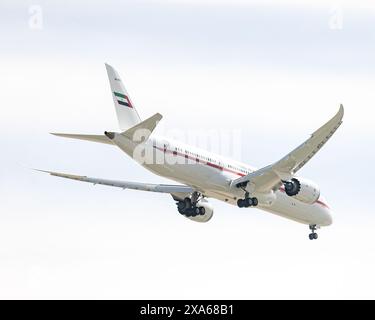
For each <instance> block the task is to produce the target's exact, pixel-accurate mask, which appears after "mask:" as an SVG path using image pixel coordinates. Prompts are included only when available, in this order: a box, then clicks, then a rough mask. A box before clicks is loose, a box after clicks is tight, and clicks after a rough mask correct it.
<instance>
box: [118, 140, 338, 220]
mask: <svg viewBox="0 0 375 320" xmlns="http://www.w3.org/2000/svg"><path fill="white" fill-rule="evenodd" d="M114 143H115V144H116V145H117V146H118V147H120V148H121V149H122V150H123V151H124V152H125V153H127V154H128V155H129V156H130V157H132V158H133V159H135V160H136V161H138V162H139V163H141V165H143V166H144V167H145V168H147V169H148V170H150V171H151V172H153V173H155V174H157V175H160V176H163V177H166V178H169V179H172V180H174V181H177V182H180V183H183V184H186V185H189V186H192V187H194V188H196V189H197V190H199V191H200V192H201V193H202V194H203V195H204V196H207V197H211V198H215V199H218V200H221V201H224V202H227V203H230V204H232V205H237V199H240V198H244V196H245V191H244V190H242V189H241V188H237V187H235V186H233V185H232V184H231V182H232V181H233V180H235V179H237V178H239V177H242V176H245V175H247V174H249V173H251V172H253V171H255V170H256V169H255V168H253V167H251V166H248V165H246V164H243V163H240V162H237V161H234V160H231V159H226V158H224V157H221V156H219V155H216V154H213V153H210V152H208V151H205V150H202V149H199V148H195V147H192V146H189V145H186V144H183V143H180V142H176V141H173V140H170V139H166V138H161V137H153V138H150V139H148V140H147V142H146V143H143V144H141V145H136V144H134V143H133V142H132V141H131V140H129V139H127V138H125V137H123V136H120V135H118V136H117V137H116V138H115V139H114ZM255 196H257V197H258V198H259V200H260V201H259V208H260V209H262V210H266V211H268V212H271V213H274V214H276V215H279V216H282V217H285V218H288V219H292V220H294V221H297V222H300V223H304V224H309V225H317V226H327V225H330V224H331V223H332V217H331V213H330V209H329V207H328V206H327V204H326V203H325V201H324V200H323V199H322V198H319V200H317V201H316V202H315V203H313V204H307V203H304V202H301V201H299V200H297V199H295V198H294V197H290V196H288V195H287V194H286V193H285V190H284V189H283V187H280V189H278V190H276V191H271V193H270V194H267V195H261V194H258V195H255Z"/></svg>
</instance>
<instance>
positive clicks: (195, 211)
mask: <svg viewBox="0 0 375 320" xmlns="http://www.w3.org/2000/svg"><path fill="white" fill-rule="evenodd" d="M199 214H201V210H200V208H199V207H195V208H194V217H195V216H197V215H199Z"/></svg>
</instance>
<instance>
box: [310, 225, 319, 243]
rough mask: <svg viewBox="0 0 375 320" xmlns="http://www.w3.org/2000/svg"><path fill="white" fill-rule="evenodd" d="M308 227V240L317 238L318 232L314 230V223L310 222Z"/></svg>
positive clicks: (315, 227)
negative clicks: (309, 231)
mask: <svg viewBox="0 0 375 320" xmlns="http://www.w3.org/2000/svg"><path fill="white" fill-rule="evenodd" d="M309 228H310V230H311V233H310V234H309V239H310V240H316V239H318V234H317V233H316V232H315V231H316V229H317V226H316V224H310V225H309Z"/></svg>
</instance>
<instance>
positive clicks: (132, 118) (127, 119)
mask: <svg viewBox="0 0 375 320" xmlns="http://www.w3.org/2000/svg"><path fill="white" fill-rule="evenodd" d="M105 67H106V69H107V74H108V79H109V83H110V85H111V92H112V98H113V103H114V104H115V109H116V114H117V119H118V123H119V126H120V129H121V130H122V131H125V130H127V129H129V128H131V127H133V126H135V125H137V124H138V123H140V122H141V119H140V117H139V115H138V112H137V110H136V109H135V106H134V104H133V102H132V101H131V100H130V97H129V94H128V92H127V91H126V89H125V86H124V84H123V83H122V80H121V78H120V76H119V74H118V73H117V72H116V70H115V69H114V68H113V67H112V66H110V65H109V64H105Z"/></svg>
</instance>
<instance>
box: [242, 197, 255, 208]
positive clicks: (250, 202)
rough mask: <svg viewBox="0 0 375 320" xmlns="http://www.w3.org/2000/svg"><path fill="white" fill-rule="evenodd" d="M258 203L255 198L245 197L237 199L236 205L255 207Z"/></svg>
mask: <svg viewBox="0 0 375 320" xmlns="http://www.w3.org/2000/svg"><path fill="white" fill-rule="evenodd" d="M257 205H258V199H257V198H245V199H238V200H237V206H238V207H239V208H244V207H245V208H248V207H256V206H257Z"/></svg>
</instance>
